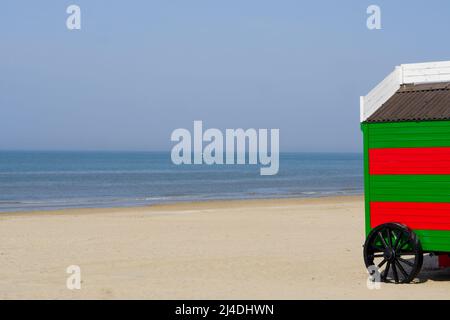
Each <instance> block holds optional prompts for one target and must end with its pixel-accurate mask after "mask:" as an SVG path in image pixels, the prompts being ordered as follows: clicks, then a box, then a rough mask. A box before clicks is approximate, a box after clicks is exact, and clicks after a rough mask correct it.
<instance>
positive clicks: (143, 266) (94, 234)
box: [0, 197, 450, 299]
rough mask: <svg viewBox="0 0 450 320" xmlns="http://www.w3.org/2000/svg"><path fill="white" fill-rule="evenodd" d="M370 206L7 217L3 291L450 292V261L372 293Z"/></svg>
mask: <svg viewBox="0 0 450 320" xmlns="http://www.w3.org/2000/svg"><path fill="white" fill-rule="evenodd" d="M363 212H364V210H363V199H362V197H332V198H318V199H282V200H248V201H213V202H198V203H178V204H170V205H158V206H152V207H136V208H114V209H74V210H61V211H47V212H23V213H3V214H0V262H1V263H0V298H1V299H15V298H18V299H28V298H40V299H135V298H143V299H311V298H313V299H315V298H318V299H349V298H353V299H412V298H415V299H448V298H450V271H449V270H448V269H447V270H442V271H435V272H422V273H421V274H420V282H421V283H415V284H408V285H390V284H389V285H388V284H381V289H379V290H369V289H368V288H367V285H366V279H367V274H366V271H365V268H364V265H363V261H362V254H361V250H362V243H363V241H364V235H363V224H364V221H363V220H364V219H363V216H364V214H363ZM69 265H78V266H80V268H81V278H82V288H81V289H80V290H69V289H67V288H66V279H67V277H68V276H69V275H68V274H67V273H66V268H67V267H68V266H69Z"/></svg>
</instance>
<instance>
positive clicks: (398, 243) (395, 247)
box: [394, 232, 403, 250]
mask: <svg viewBox="0 0 450 320" xmlns="http://www.w3.org/2000/svg"><path fill="white" fill-rule="evenodd" d="M402 236H403V232H400V235H398V236H397V237H398V238H397V240H395V244H394V250H397V248H398V246H399V245H400V240H401V239H402Z"/></svg>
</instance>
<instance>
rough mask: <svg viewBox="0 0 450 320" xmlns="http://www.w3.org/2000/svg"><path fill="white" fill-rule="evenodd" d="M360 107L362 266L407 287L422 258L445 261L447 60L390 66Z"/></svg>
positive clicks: (449, 122)
mask: <svg viewBox="0 0 450 320" xmlns="http://www.w3.org/2000/svg"><path fill="white" fill-rule="evenodd" d="M360 104H361V110H360V111H361V129H362V131H363V136H364V178H365V186H364V188H365V211H366V212H365V214H366V216H365V217H366V219H365V221H366V222H365V223H366V226H365V227H366V237H367V239H366V242H365V244H364V259H365V263H366V266H367V267H368V268H369V272H370V273H372V274H374V273H378V275H379V276H380V278H381V280H384V281H392V282H396V283H401V282H410V281H412V280H413V279H414V278H415V277H416V275H417V274H418V272H419V271H420V269H421V267H422V263H423V254H424V253H431V254H432V255H434V256H435V257H438V258H437V259H438V261H439V262H440V265H441V266H449V262H450V259H449V253H450V61H448V62H434V63H418V64H404V65H401V66H398V67H396V68H395V70H394V71H393V72H392V73H391V74H390V75H389V76H388V77H386V78H385V79H384V80H383V81H382V82H381V83H380V84H378V85H377V86H376V87H375V88H374V89H373V90H372V91H371V92H370V93H369V94H368V95H366V96H364V97H361V99H360ZM370 268H371V269H370Z"/></svg>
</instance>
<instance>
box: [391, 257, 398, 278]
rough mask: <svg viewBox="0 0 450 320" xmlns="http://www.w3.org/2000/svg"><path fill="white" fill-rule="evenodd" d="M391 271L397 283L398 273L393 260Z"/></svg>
mask: <svg viewBox="0 0 450 320" xmlns="http://www.w3.org/2000/svg"><path fill="white" fill-rule="evenodd" d="M392 271H393V272H394V280H395V283H398V273H397V267H396V266H395V261H394V263H392Z"/></svg>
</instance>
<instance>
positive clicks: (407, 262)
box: [397, 257, 414, 268]
mask: <svg viewBox="0 0 450 320" xmlns="http://www.w3.org/2000/svg"><path fill="white" fill-rule="evenodd" d="M397 260H398V261H401V262H403V263H404V264H407V265H408V266H410V267H411V268H412V267H414V263H412V262H411V261H408V260H406V259H403V258H401V257H398V258H397Z"/></svg>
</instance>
